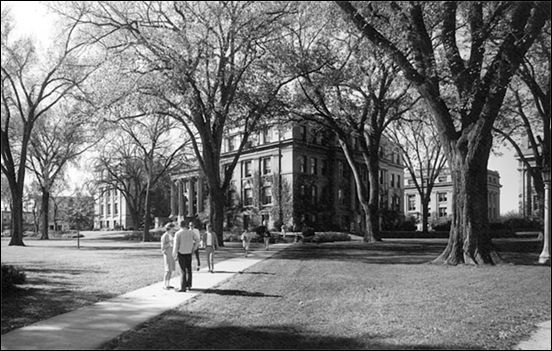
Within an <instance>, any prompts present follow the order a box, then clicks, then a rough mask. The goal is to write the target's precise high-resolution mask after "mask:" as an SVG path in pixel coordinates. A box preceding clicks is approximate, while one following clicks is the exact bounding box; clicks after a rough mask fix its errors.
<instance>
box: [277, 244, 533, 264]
mask: <svg viewBox="0 0 552 351" xmlns="http://www.w3.org/2000/svg"><path fill="white" fill-rule="evenodd" d="M493 244H494V246H495V249H496V250H497V251H498V253H499V255H500V256H501V257H502V258H503V260H504V263H506V264H513V265H533V266H539V264H538V256H539V254H540V252H541V250H542V242H541V241H538V240H527V239H517V240H516V239H495V240H493ZM445 247H446V241H444V240H442V239H440V240H439V239H437V240H432V239H421V240H412V239H407V240H404V241H402V240H401V239H393V241H381V242H375V243H364V242H358V241H357V242H334V243H324V244H314V243H302V244H299V245H295V246H291V247H289V248H287V249H286V250H283V251H280V252H278V253H277V254H276V255H275V256H274V257H275V258H279V259H287V260H321V259H323V260H339V261H356V262H364V263H367V264H425V263H429V262H431V261H432V260H434V259H435V258H437V257H438V256H439V255H440V254H441V253H442V252H443V250H444V249H445Z"/></svg>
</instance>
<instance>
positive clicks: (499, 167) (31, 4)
mask: <svg viewBox="0 0 552 351" xmlns="http://www.w3.org/2000/svg"><path fill="white" fill-rule="evenodd" d="M5 5H8V6H9V7H10V8H11V13H12V16H13V18H14V22H15V28H14V34H16V35H27V36H31V37H35V38H36V39H37V40H39V41H40V42H42V43H46V44H47V43H48V41H49V36H50V35H52V30H51V28H52V26H53V25H54V20H53V17H52V16H51V15H48V14H47V9H46V7H45V6H44V5H43V4H42V3H41V2H40V1H1V6H2V8H4V6H5ZM500 152H501V153H502V155H501V156H495V155H491V157H490V159H489V169H491V170H495V171H498V172H499V174H500V181H501V184H502V188H501V189H500V213H501V214H505V213H508V212H512V211H516V212H517V210H518V194H519V173H518V171H517V161H516V160H515V152H514V151H513V150H512V149H508V148H500ZM84 168H85V167H81V168H80V169H79V168H75V167H71V169H70V170H69V172H68V178H69V179H70V181H71V180H73V181H72V182H73V184H74V185H77V182H76V180H77V179H83V178H87V177H88V176H89V175H88V174H87V173H86V172H85V171H84V170H83V169H84Z"/></svg>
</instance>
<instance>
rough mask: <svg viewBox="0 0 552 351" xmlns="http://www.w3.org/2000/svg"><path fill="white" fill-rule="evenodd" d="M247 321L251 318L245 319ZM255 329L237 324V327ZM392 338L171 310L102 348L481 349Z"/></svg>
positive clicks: (390, 336)
mask: <svg viewBox="0 0 552 351" xmlns="http://www.w3.org/2000/svg"><path fill="white" fill-rule="evenodd" d="M244 319H246V320H247V318H244ZM240 323H241V324H248V323H250V324H254V326H249V325H237V324H240ZM393 338H394V336H393V335H392V334H390V333H387V334H385V335H383V334H370V333H364V334H362V335H358V336H355V337H349V336H341V335H328V333H325V334H324V335H322V334H320V333H317V332H314V331H313V330H310V329H308V328H307V327H302V326H298V325H290V324H278V325H266V324H264V325H258V324H257V322H256V321H255V320H251V321H246V322H236V325H233V324H231V323H229V322H227V321H226V320H224V318H223V319H222V320H221V319H220V317H219V316H217V315H216V314H213V315H208V314H207V315H202V316H200V315H198V314H197V313H190V312H182V311H178V310H172V311H170V312H167V313H165V314H163V315H161V316H159V317H157V318H154V319H152V320H150V321H148V322H146V323H144V324H142V325H141V326H139V327H138V328H137V329H135V330H133V331H129V332H126V333H124V334H122V335H120V336H119V337H117V338H116V339H113V340H111V341H110V342H108V343H106V344H104V345H102V347H101V349H104V350H112V349H123V350H125V349H172V350H175V349H223V350H228V349H239V350H242V349H243V350H260V349H276V350H286V349H287V350H314V349H319V350H346V349H388V350H389V349H398V350H404V349H412V350H439V349H441V350H442V349H480V347H479V346H478V345H461V344H451V345H443V344H439V345H432V344H394V343H391V342H388V341H387V340H392V339H393Z"/></svg>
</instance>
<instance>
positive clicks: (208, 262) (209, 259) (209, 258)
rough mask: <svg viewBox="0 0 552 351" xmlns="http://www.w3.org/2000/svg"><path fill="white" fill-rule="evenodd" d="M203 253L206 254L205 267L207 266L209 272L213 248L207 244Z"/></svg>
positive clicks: (211, 268)
mask: <svg viewBox="0 0 552 351" xmlns="http://www.w3.org/2000/svg"><path fill="white" fill-rule="evenodd" d="M205 254H206V256H207V268H209V272H212V271H213V268H214V267H213V248H212V247H211V246H207V247H206V248H205Z"/></svg>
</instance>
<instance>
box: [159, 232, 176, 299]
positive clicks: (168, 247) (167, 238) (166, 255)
mask: <svg viewBox="0 0 552 351" xmlns="http://www.w3.org/2000/svg"><path fill="white" fill-rule="evenodd" d="M175 231H176V225H175V224H174V223H167V224H166V225H165V233H164V234H163V235H162V236H161V252H162V253H163V265H164V267H165V274H164V275H163V289H165V290H168V289H172V288H173V287H172V286H171V285H170V282H171V275H172V272H174V270H175V268H176V265H175V260H174V257H173V255H172V251H173V240H174V239H173V234H174V232H175Z"/></svg>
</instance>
